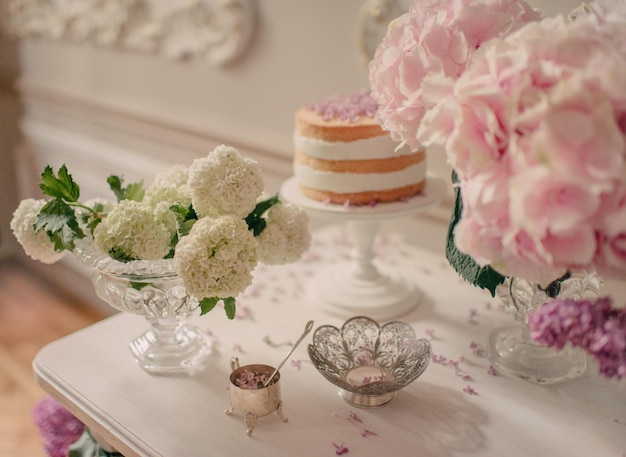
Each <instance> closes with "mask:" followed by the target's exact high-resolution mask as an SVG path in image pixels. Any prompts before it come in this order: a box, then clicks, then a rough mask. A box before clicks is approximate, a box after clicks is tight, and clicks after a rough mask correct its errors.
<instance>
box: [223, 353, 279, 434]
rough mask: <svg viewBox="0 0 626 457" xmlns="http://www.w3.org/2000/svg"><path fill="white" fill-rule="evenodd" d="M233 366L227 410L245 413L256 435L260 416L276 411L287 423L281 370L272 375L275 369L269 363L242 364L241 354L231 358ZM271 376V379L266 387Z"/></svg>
mask: <svg viewBox="0 0 626 457" xmlns="http://www.w3.org/2000/svg"><path fill="white" fill-rule="evenodd" d="M230 367H231V369H232V372H231V374H230V408H228V409H227V410H226V411H225V413H226V414H228V415H231V414H238V415H241V416H243V420H244V422H245V424H246V434H247V435H248V436H251V435H252V430H253V429H254V426H255V424H256V421H257V419H258V418H259V417H263V416H267V415H269V414H271V413H273V412H274V411H276V414H277V415H278V417H279V418H280V419H281V420H282V421H283V422H287V420H288V419H287V418H286V417H285V416H284V415H283V402H282V400H281V397H280V372H276V374H274V375H273V376H272V374H273V373H274V371H275V369H274V368H273V367H271V366H269V365H260V364H254V365H245V366H239V359H238V358H237V357H233V358H232V359H231V361H230ZM270 377H271V380H270V382H269V383H268V384H267V386H265V385H264V384H265V383H266V381H267V380H268V379H269V378H270Z"/></svg>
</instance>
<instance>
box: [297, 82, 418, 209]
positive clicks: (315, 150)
mask: <svg viewBox="0 0 626 457" xmlns="http://www.w3.org/2000/svg"><path fill="white" fill-rule="evenodd" d="M377 109H378V105H377V104H376V102H374V100H373V99H372V98H371V97H370V95H369V93H368V92H360V93H357V94H353V95H348V96H337V97H333V98H329V99H327V100H324V101H322V102H319V103H311V104H309V105H307V106H306V107H303V108H300V109H299V110H297V111H296V114H295V132H294V149H295V151H294V176H295V178H296V181H297V182H298V186H299V187H300V190H301V192H302V193H303V194H304V195H306V196H307V197H309V198H311V199H314V200H318V201H323V202H329V203H335V204H343V205H371V204H375V203H378V202H393V201H398V200H403V199H407V198H410V197H412V196H414V195H416V194H418V193H419V192H420V191H421V190H422V189H423V188H424V185H425V178H426V154H425V151H424V150H423V149H420V150H417V151H412V150H411V149H410V148H408V147H407V146H402V147H399V146H398V143H397V142H394V141H393V140H392V139H391V137H390V136H389V133H388V132H386V131H384V130H383V129H382V128H381V127H380V124H379V123H378V122H377V121H376V119H375V115H376V110H377Z"/></svg>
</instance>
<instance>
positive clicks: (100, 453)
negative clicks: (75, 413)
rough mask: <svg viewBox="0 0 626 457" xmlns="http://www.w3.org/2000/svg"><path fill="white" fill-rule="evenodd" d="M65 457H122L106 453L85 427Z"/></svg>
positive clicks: (116, 453)
mask: <svg viewBox="0 0 626 457" xmlns="http://www.w3.org/2000/svg"><path fill="white" fill-rule="evenodd" d="M67 457H123V456H122V454H120V453H119V452H107V451H105V450H104V449H102V448H101V447H100V445H99V444H98V442H97V441H96V440H95V439H94V437H93V436H92V435H91V433H90V431H89V429H88V428H87V427H85V429H84V430H83V434H82V435H80V437H79V438H78V440H76V441H75V442H74V443H73V444H72V445H70V447H69V448H68V454H67Z"/></svg>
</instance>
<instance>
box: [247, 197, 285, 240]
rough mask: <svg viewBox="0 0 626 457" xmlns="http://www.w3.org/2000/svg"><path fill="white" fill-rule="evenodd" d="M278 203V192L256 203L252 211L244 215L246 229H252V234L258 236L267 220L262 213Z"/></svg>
mask: <svg viewBox="0 0 626 457" xmlns="http://www.w3.org/2000/svg"><path fill="white" fill-rule="evenodd" d="M278 203H280V200H279V199H278V194H276V195H274V196H272V197H270V198H267V199H265V200H263V201H260V202H259V203H257V204H256V206H255V207H254V209H253V210H252V212H251V213H250V214H248V215H247V216H246V224H248V229H250V230H252V233H254V236H259V235H260V234H261V233H262V232H263V230H265V227H266V226H267V222H266V221H265V219H264V218H263V215H264V214H265V212H266V211H267V210H268V209H270V208H271V207H272V206H274V205H276V204H278Z"/></svg>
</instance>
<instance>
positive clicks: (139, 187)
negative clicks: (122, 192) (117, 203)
mask: <svg viewBox="0 0 626 457" xmlns="http://www.w3.org/2000/svg"><path fill="white" fill-rule="evenodd" d="M145 194H146V191H145V190H144V188H143V181H139V182H134V183H132V184H129V185H128V186H126V200H134V201H136V202H140V201H141V200H143V196H144V195H145Z"/></svg>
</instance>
